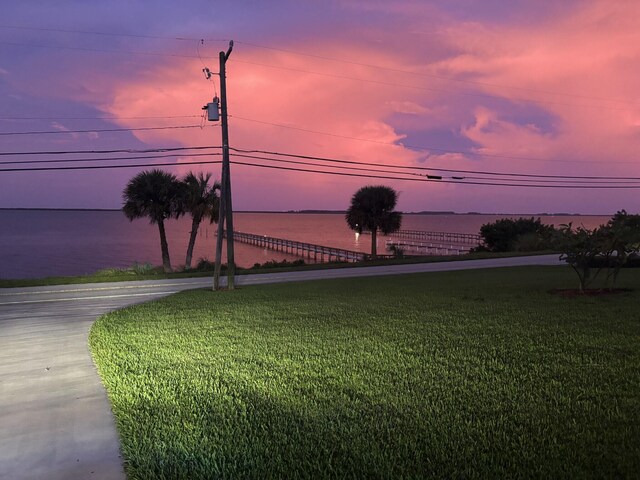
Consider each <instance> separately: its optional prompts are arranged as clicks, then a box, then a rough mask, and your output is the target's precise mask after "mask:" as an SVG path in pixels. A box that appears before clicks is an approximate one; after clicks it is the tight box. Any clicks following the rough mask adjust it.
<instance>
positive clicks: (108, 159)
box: [0, 152, 220, 165]
mask: <svg viewBox="0 0 640 480" xmlns="http://www.w3.org/2000/svg"><path fill="white" fill-rule="evenodd" d="M219 155H220V153H215V152H208V153H186V154H185V153H169V154H167V155H143V156H138V157H106V158H105V157H103V158H57V159H55V160H14V161H0V165H26V164H43V163H83V162H116V161H121V160H143V159H148V158H174V157H208V156H219Z"/></svg>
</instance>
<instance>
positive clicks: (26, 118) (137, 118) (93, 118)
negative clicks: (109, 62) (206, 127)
mask: <svg viewBox="0 0 640 480" xmlns="http://www.w3.org/2000/svg"><path fill="white" fill-rule="evenodd" d="M200 117H201V115H171V116H167V115H163V116H161V117H0V120H162V119H167V118H172V119H175V118H200Z"/></svg>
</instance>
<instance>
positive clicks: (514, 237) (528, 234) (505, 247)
mask: <svg viewBox="0 0 640 480" xmlns="http://www.w3.org/2000/svg"><path fill="white" fill-rule="evenodd" d="M554 231H555V228H554V227H553V226H551V225H543V224H542V222H541V221H540V219H539V218H538V219H537V220H534V219H533V217H531V218H518V219H517V220H514V219H511V218H503V219H500V220H497V221H496V222H493V223H487V224H485V225H482V227H481V228H480V235H481V236H482V239H483V241H484V247H485V248H486V249H487V250H488V251H491V252H512V251H515V250H519V251H539V250H546V249H548V248H549V239H550V237H551V236H552V234H553V232H554ZM525 247H526V248H525ZM474 251H481V250H479V249H474Z"/></svg>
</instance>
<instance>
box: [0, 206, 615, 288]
mask: <svg viewBox="0 0 640 480" xmlns="http://www.w3.org/2000/svg"><path fill="white" fill-rule="evenodd" d="M520 216H522V217H526V218H529V217H531V216H532V215H514V216H511V215H480V214H466V215H464V214H459V215H453V214H451V215H450V214H408V215H404V217H403V220H402V228H403V229H406V230H425V231H433V232H452V233H479V230H480V227H481V226H482V225H483V224H486V223H489V222H494V221H496V220H497V219H500V218H506V217H510V218H518V217H520ZM534 217H535V218H537V216H534ZM540 218H541V220H542V222H543V223H546V224H551V225H560V224H563V223H569V222H572V223H573V224H574V225H583V226H584V227H585V228H594V227H596V226H598V225H601V224H603V223H606V222H607V221H608V220H609V218H610V217H609V216H589V215H581V216H569V215H554V216H541V217H540ZM234 226H235V230H236V231H241V232H247V233H254V234H257V235H267V236H271V237H278V238H286V239H290V240H298V241H301V242H307V243H315V244H319V245H324V246H328V247H336V248H344V249H348V250H356V251H361V252H369V250H370V248H371V243H370V242H371V239H370V236H368V235H362V236H359V237H358V236H357V235H355V233H354V232H353V231H351V230H349V228H348V227H347V225H346V223H345V220H344V214H339V213H249V212H238V213H235V214H234ZM166 228H167V239H168V243H169V251H170V255H171V261H172V264H173V266H174V267H178V266H180V265H183V264H184V261H185V255H186V249H187V244H188V239H189V232H190V230H191V219H190V218H189V217H183V218H180V219H178V220H168V221H167V222H166ZM215 231H216V225H215V224H209V223H208V222H203V223H202V224H201V226H200V230H199V233H198V238H197V241H196V246H195V249H194V253H193V262H192V265H193V266H195V265H196V264H197V262H198V260H199V259H201V258H205V259H208V260H211V261H212V260H213V259H214V251H215V250H214V249H215V239H216V237H215ZM385 241H386V239H385V238H384V237H380V238H379V240H378V250H379V252H380V253H383V252H384V246H385ZM235 256H236V263H237V264H238V265H239V266H241V267H250V266H252V265H254V264H255V263H264V262H267V261H270V260H275V261H281V260H285V259H286V260H296V259H298V258H299V257H296V256H293V255H288V254H284V253H281V252H275V251H271V250H265V249H262V248H259V247H254V246H251V245H246V244H242V243H236V246H235ZM223 261H226V260H223ZM305 261H309V260H305ZM147 262H148V263H151V264H153V265H160V264H161V263H162V261H161V255H160V237H159V234H158V227H157V225H151V224H149V221H148V220H146V219H139V220H134V221H133V222H130V221H129V220H127V219H126V218H125V216H124V215H123V214H122V212H120V211H104V210H101V211H93V210H0V278H3V279H8V278H14V279H19V278H39V277H47V276H54V275H56V276H57V275H83V274H90V273H94V272H96V271H97V270H100V269H104V268H124V267H129V266H131V265H133V264H134V263H147Z"/></svg>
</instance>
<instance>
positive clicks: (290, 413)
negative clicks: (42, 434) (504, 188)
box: [90, 267, 640, 479]
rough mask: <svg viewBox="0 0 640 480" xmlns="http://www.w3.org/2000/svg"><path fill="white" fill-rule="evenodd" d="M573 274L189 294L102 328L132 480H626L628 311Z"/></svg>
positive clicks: (639, 451)
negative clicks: (588, 292)
mask: <svg viewBox="0 0 640 480" xmlns="http://www.w3.org/2000/svg"><path fill="white" fill-rule="evenodd" d="M576 283H577V282H576V278H574V276H573V274H572V273H571V272H570V271H569V268H568V267H535V268H532V267H527V268H513V269H500V270H476V271H467V272H447V273H432V274H418V275H406V276H398V277H379V278H367V279H349V280H331V281H318V282H305V283H295V284H280V285H266V286H259V287H258V286H256V287H245V288H242V289H239V290H236V291H234V292H216V293H214V292H209V291H192V292H184V293H180V294H177V295H174V296H172V297H168V298H165V299H162V300H159V301H155V302H152V303H148V304H143V305H138V306H135V307H130V308H127V309H125V310H122V311H118V312H113V313H110V314H108V315H105V316H104V317H102V318H101V319H99V320H98V321H97V322H96V323H95V324H94V326H93V329H92V331H91V335H90V346H91V350H92V352H93V355H94V359H95V361H96V363H97V365H98V369H99V372H100V374H101V376H102V378H103V381H104V383H105V385H106V388H107V391H108V393H109V397H110V400H111V402H112V405H113V410H114V413H115V416H116V419H117V427H118V430H119V432H120V436H121V441H122V450H123V454H124V458H125V464H126V470H127V473H128V475H129V478H136V479H137V478H149V479H152V478H153V479H162V478H188V479H198V478H230V479H232V478H314V479H315V478H353V477H357V478H430V477H444V478H452V477H455V478H460V477H483V478H494V477H501V478H512V477H543V478H549V477H554V478H559V477H564V478H585V477H599V478H602V477H618V478H620V477H626V478H631V477H635V478H637V475H638V472H640V271H639V270H638V269H633V270H628V271H623V272H622V273H621V275H620V286H622V287H630V288H635V289H636V290H635V291H633V292H626V293H621V294H616V295H608V296H599V297H580V298H563V297H560V296H557V295H551V294H549V293H548V290H550V289H552V288H565V287H574V286H576Z"/></svg>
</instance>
